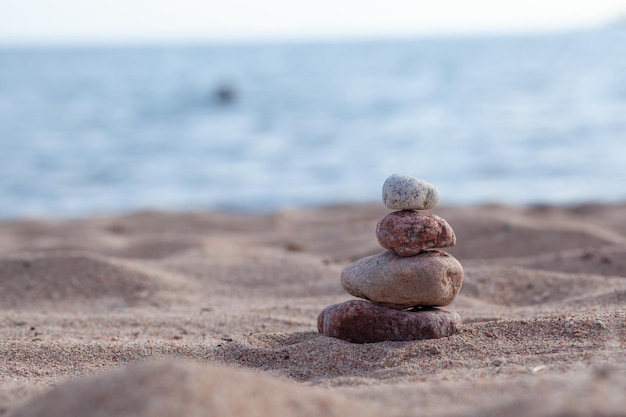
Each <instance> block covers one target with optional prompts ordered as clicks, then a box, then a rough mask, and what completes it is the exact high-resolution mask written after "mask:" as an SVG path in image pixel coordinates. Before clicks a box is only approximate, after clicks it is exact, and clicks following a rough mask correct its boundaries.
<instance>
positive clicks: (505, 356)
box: [0, 204, 626, 416]
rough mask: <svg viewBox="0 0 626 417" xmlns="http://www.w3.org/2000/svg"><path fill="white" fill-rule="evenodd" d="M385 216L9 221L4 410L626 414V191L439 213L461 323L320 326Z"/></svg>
mask: <svg viewBox="0 0 626 417" xmlns="http://www.w3.org/2000/svg"><path fill="white" fill-rule="evenodd" d="M388 212H389V210H388V209H386V208H385V207H384V206H383V205H382V204H371V205H367V204H363V205H351V206H349V205H346V206H332V207H322V208H316V209H298V210H285V211H280V212H277V213H273V214H268V215H245V214H228V213H218V212H200V213H186V214H175V213H165V212H156V211H154V212H141V213H136V214H131V215H126V216H116V217H93V218H88V219H80V220H72V221H63V222H61V221H47V220H23V221H11V222H4V223H0V254H1V255H0V311H1V312H2V315H1V316H0V369H1V372H0V415H11V416H43V415H48V416H61V415H65V416H72V415H98V416H131V415H132V416H167V415H170V416H171V415H178V416H201V415H202V416H204V415H213V416H226V415H229V416H237V415H239V416H253V415H287V416H288V415H294V416H295V415H308V416H327V415H328V416H333V415H337V416H339V415H342V416H349V415H359V416H370V415H385V416H416V415H438V416H439V415H440V416H501V415H508V416H564V415H568V416H570V415H572V416H584V415H606V416H626V395H624V393H626V308H625V306H626V205H624V204H614V205H600V204H587V205H579V206H572V207H548V206H541V207H532V208H521V207H508V206H500V205H487V206H480V207H440V208H439V207H438V208H437V209H435V210H433V212H434V213H435V214H438V215H440V216H442V217H444V218H445V219H446V220H447V221H448V223H449V224H450V225H451V226H452V228H453V229H454V231H455V233H456V235H457V245H456V246H455V247H454V248H447V249H446V251H447V252H449V253H450V254H452V255H453V256H455V257H457V258H458V259H459V260H460V262H461V263H462V265H463V267H464V269H465V281H464V283H463V288H462V289H461V292H460V294H459V296H458V297H457V298H456V299H455V301H454V302H453V303H452V304H451V305H450V306H448V307H446V308H447V309H449V310H452V311H455V312H457V313H459V314H460V315H461V317H462V318H463V322H464V326H463V330H462V331H461V332H460V333H458V334H456V335H454V336H452V337H449V338H443V339H436V340H425V341H418V342H383V343H373V344H351V343H348V342H344V341H342V340H338V339H332V338H327V337H324V336H322V335H320V334H319V333H318V332H317V329H316V320H317V315H318V314H319V312H320V311H321V310H322V309H323V308H324V307H325V306H327V305H330V304H334V303H339V302H343V301H346V300H349V299H351V298H352V297H351V296H349V295H348V294H346V293H345V292H344V291H343V289H342V288H341V285H340V281H339V276H340V273H341V270H342V269H343V268H344V267H345V266H346V265H347V264H348V263H349V262H351V261H353V260H356V259H358V258H361V257H364V256H368V255H372V254H375V253H377V252H379V251H381V250H382V248H381V247H380V246H379V245H378V242H377V240H376V236H375V227H376V223H377V222H378V220H379V219H380V218H381V217H383V216H385V215H386V214H387V213H388Z"/></svg>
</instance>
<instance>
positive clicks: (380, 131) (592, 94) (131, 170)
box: [0, 29, 626, 219]
mask: <svg viewBox="0 0 626 417" xmlns="http://www.w3.org/2000/svg"><path fill="white" fill-rule="evenodd" d="M394 173H399V174H408V175H414V176H417V177H420V178H423V179H425V180H426V181H428V182H430V183H432V184H433V185H435V186H436V187H437V188H438V190H439V193H440V196H441V204H446V205H475V204H484V203H501V204H521V205H543V204H580V203H589V202H592V203H593V202H617V201H624V200H626V31H625V30H623V29H622V30H595V31H579V32H569V33H550V34H533V35H499V36H495V35H493V36H488V35H481V36H450V37H437V38H433V37H431V38H425V37H422V38H402V39H379V40H375V39H363V40H350V41H347V40H344V41H330V40H325V41H319V42H313V41H310V42H288V41H285V42H266V43H262V42H256V43H255V42H250V43H232V42H231V43H223V44H220V43H215V42H214V43H206V44H201V43H195V44H170V45H163V46H158V45H146V46H138V45H134V46H119V45H118V46H103V45H100V46H73V47H69V46H66V47H32V46H30V47H3V48H0V218H1V219H16V218H29V217H45V218H73V217H81V216H89V215H105V214H118V213H131V212H135V211H139V210H172V211H181V212H185V211H195V210H229V211H237V212H252V213H261V212H271V211H274V210H281V209H289V208H300V207H315V206H323V205H334V204H344V203H358V202H381V199H380V195H381V188H382V184H383V182H384V181H385V179H386V178H387V177H388V176H389V175H391V174H394ZM381 204H382V203H381Z"/></svg>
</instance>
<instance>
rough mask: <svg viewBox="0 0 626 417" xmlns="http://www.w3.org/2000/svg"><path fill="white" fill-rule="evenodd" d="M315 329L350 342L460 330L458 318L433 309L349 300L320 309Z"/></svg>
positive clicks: (433, 335)
mask: <svg viewBox="0 0 626 417" xmlns="http://www.w3.org/2000/svg"><path fill="white" fill-rule="evenodd" d="M317 330H318V331H319V332H320V333H322V334H323V335H325V336H330V337H336V338H339V339H343V340H346V341H348V342H352V343H375V342H384V341H411V340H423V339H438V338H440V337H448V336H451V335H453V334H455V333H457V332H458V331H459V330H461V317H460V316H459V315H458V314H457V313H453V312H450V311H446V310H440V309H437V308H433V309H429V310H415V311H407V310H404V311H401V310H394V309H391V308H387V307H382V306H379V305H376V304H374V303H370V302H369V301H363V300H352V301H346V302H345V303H341V304H334V305H331V306H328V307H326V308H325V309H324V310H322V312H321V313H320V315H319V316H318V318H317Z"/></svg>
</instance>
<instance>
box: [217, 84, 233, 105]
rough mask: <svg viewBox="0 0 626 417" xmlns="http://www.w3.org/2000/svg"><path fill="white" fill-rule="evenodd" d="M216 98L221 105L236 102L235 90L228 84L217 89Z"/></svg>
mask: <svg viewBox="0 0 626 417" xmlns="http://www.w3.org/2000/svg"><path fill="white" fill-rule="evenodd" d="M214 96H215V99H216V100H217V101H218V102H219V103H220V104H229V103H232V102H233V101H234V100H235V89H234V88H233V87H231V86H230V85H228V84H222V85H220V86H218V87H217V88H216V89H215V92H214Z"/></svg>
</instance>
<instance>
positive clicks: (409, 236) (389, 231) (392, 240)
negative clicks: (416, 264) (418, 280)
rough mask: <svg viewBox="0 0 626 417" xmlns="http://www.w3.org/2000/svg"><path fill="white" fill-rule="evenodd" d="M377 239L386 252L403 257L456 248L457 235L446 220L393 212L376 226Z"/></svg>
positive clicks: (409, 211) (408, 211) (413, 212)
mask: <svg viewBox="0 0 626 417" xmlns="http://www.w3.org/2000/svg"><path fill="white" fill-rule="evenodd" d="M376 238H377V239H378V243H380V245H381V246H382V247H383V248H385V249H389V250H391V251H393V252H395V253H397V254H398V255H401V256H413V255H417V254H418V253H420V252H421V251H422V250H424V249H437V248H447V247H450V246H454V245H455V244H456V236H455V234H454V231H453V230H452V228H451V227H450V225H449V224H448V222H446V221H445V220H444V219H443V218H441V217H439V216H437V215H434V214H432V213H427V212H420V211H412V210H402V211H394V212H393V213H389V214H388V215H387V216H385V217H383V218H382V219H381V220H380V221H379V222H378V224H377V225H376Z"/></svg>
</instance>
